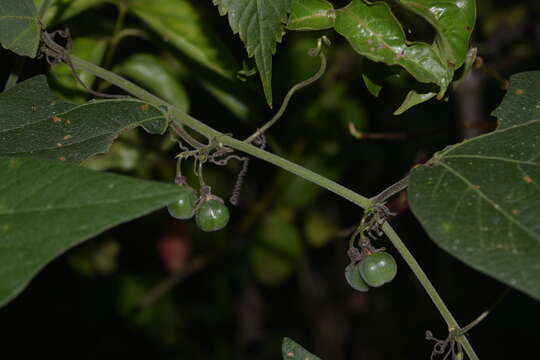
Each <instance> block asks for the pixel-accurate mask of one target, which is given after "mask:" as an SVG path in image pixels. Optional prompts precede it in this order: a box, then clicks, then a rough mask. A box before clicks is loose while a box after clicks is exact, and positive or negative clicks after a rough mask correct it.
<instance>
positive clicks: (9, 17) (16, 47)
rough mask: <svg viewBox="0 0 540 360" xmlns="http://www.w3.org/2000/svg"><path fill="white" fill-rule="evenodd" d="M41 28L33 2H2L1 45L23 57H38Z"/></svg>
mask: <svg viewBox="0 0 540 360" xmlns="http://www.w3.org/2000/svg"><path fill="white" fill-rule="evenodd" d="M39 31H40V26H39V22H38V17H37V9H36V7H35V6H34V3H33V2H32V0H2V1H1V2H0V44H1V45H2V46H3V47H4V48H5V49H8V50H11V51H13V52H15V53H16V54H18V55H21V56H29V57H32V58H33V57H36V54H37V50H38V45H39Z"/></svg>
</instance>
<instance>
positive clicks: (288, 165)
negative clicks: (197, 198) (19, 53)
mask: <svg viewBox="0 0 540 360" xmlns="http://www.w3.org/2000/svg"><path fill="white" fill-rule="evenodd" d="M71 60H72V63H73V65H74V66H75V67H77V68H80V69H83V70H86V71H89V72H91V73H92V74H94V75H95V76H98V77H100V78H102V79H103V80H106V81H109V82H110V83H112V84H114V85H115V86H117V87H119V88H121V89H124V90H125V91H127V92H128V93H130V94H131V95H133V96H135V97H137V98H139V99H141V100H143V101H146V102H148V103H150V104H152V105H155V106H165V107H166V108H167V109H168V111H169V114H170V115H171V120H172V121H173V122H174V123H175V124H177V125H178V126H187V127H189V128H191V129H192V130H194V131H196V132H198V133H200V134H202V135H204V136H205V137H207V138H209V139H212V138H219V142H220V143H221V144H223V145H226V146H229V147H231V148H233V149H236V150H238V151H241V152H244V153H246V154H249V155H251V156H253V157H256V158H259V159H261V160H264V161H267V162H269V163H271V164H274V165H275V166H278V167H280V168H282V169H284V170H286V171H289V172H291V173H293V174H295V175H297V176H300V177H302V178H304V179H306V180H307V181H310V182H312V183H314V184H317V185H319V186H321V187H322V188H324V189H326V190H328V191H331V192H333V193H335V194H337V195H339V196H341V197H342V198H344V199H346V200H348V201H351V202H352V203H354V204H356V205H358V206H360V207H362V208H363V209H366V208H368V207H370V206H372V205H373V201H372V200H370V199H368V198H366V197H364V196H362V195H360V194H357V193H355V192H354V191H352V190H350V189H348V188H346V187H344V186H342V185H340V184H338V183H336V182H334V181H332V180H330V179H327V178H325V177H323V176H321V175H319V174H317V173H315V172H313V171H311V170H308V169H306V168H304V167H302V166H300V165H298V164H295V163H292V162H290V161H288V160H286V159H284V158H281V157H279V156H276V155H274V154H271V153H269V152H267V151H265V150H262V149H259V148H257V147H255V146H253V145H251V144H249V143H248V142H244V141H241V140H238V139H235V138H233V137H230V136H227V135H224V134H222V133H220V132H219V131H217V130H214V129H213V128H211V127H209V126H207V125H205V124H204V123H202V122H200V121H199V120H197V119H195V118H193V117H192V116H190V115H188V114H187V113H185V112H184V111H182V110H180V109H179V108H177V107H174V106H173V105H170V104H168V103H167V102H165V101H164V100H162V99H160V98H158V97H157V96H155V95H153V94H151V93H149V92H148V91H146V90H144V89H142V88H140V87H138V86H137V85H135V84H133V83H131V82H129V81H127V80H126V79H124V78H122V77H120V76H118V75H116V74H114V73H112V72H109V71H107V70H105V69H103V68H100V67H98V66H96V65H94V64H91V63H88V62H86V61H84V60H81V59H79V58H77V57H74V56H73V57H72V58H71ZM382 230H383V231H384V233H385V234H386V235H387V236H388V238H389V239H390V241H391V242H392V244H393V245H394V247H395V248H396V250H397V251H398V252H399V253H400V255H401V256H402V257H403V259H404V260H405V262H406V263H407V264H408V265H409V267H410V268H411V270H412V272H413V273H414V274H415V276H416V278H417V279H418V281H419V282H420V283H421V285H422V286H423V287H424V289H425V290H426V292H427V293H428V295H429V297H430V298H431V300H432V301H433V303H434V304H435V307H436V308H437V310H439V312H440V314H441V316H442V317H443V318H444V320H445V322H446V324H447V325H448V328H449V329H459V328H460V327H459V325H458V323H457V321H456V320H455V319H454V317H453V316H452V314H451V313H450V311H449V310H448V308H447V307H446V305H445V303H444V301H443V300H442V298H441V297H440V295H439V294H438V293H437V291H436V290H435V288H434V286H433V285H432V284H431V282H430V281H429V279H428V278H427V276H426V274H425V273H424V271H423V270H422V268H421V267H420V265H419V264H418V263H417V262H416V260H415V258H414V257H413V256H412V254H411V253H410V252H409V250H408V249H407V247H406V246H405V244H404V243H403V241H402V240H401V239H400V237H399V236H398V234H397V233H396V232H395V231H394V229H393V228H392V227H391V226H390V224H389V223H388V222H385V223H384V224H383V226H382ZM457 341H459V342H460V343H461V344H462V345H463V348H464V350H465V352H466V353H467V355H468V356H469V358H470V359H472V360H478V356H477V355H476V353H475V352H474V349H473V348H472V346H471V344H470V343H469V341H468V340H467V338H466V337H465V335H461V336H459V337H458V338H457Z"/></svg>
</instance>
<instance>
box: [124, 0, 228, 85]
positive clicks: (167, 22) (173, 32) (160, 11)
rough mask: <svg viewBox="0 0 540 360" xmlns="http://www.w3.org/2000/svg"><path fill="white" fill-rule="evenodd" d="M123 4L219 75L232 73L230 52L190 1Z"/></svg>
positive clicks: (144, 0)
mask: <svg viewBox="0 0 540 360" xmlns="http://www.w3.org/2000/svg"><path fill="white" fill-rule="evenodd" d="M116 1H119V0H116ZM126 4H127V5H128V10H129V11H131V12H133V13H134V14H136V15H137V16H138V17H139V18H141V20H143V21H144V22H145V23H146V24H147V25H148V26H150V27H151V28H152V29H153V30H154V31H156V32H157V33H158V34H159V35H161V36H162V37H163V40H164V41H167V42H169V43H170V44H171V45H173V46H175V47H176V48H178V49H179V50H181V51H182V52H184V53H185V54H186V55H188V56H190V57H191V58H193V59H194V60H196V61H198V62H200V63H201V64H203V65H205V66H207V67H208V68H210V69H212V70H214V71H216V72H218V73H220V74H221V75H223V76H226V77H230V78H232V77H233V74H234V69H235V68H236V65H235V62H234V59H233V57H232V55H231V54H230V52H229V51H228V50H227V48H226V47H225V46H224V45H223V44H222V43H221V42H220V41H219V40H218V38H217V37H216V36H215V35H214V33H213V32H212V31H211V28H210V26H209V25H208V22H207V21H205V19H204V18H203V17H202V16H201V15H199V13H198V12H197V10H196V9H195V8H194V7H193V5H192V4H191V2H190V1H188V0H159V1H155V0H130V1H129V2H126Z"/></svg>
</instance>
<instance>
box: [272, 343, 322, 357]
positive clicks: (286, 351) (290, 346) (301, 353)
mask: <svg viewBox="0 0 540 360" xmlns="http://www.w3.org/2000/svg"><path fill="white" fill-rule="evenodd" d="M281 355H282V357H283V360H321V359H320V358H318V357H317V356H315V355H313V354H312V353H310V352H309V351H307V350H306V349H304V348H303V347H302V345H300V344H298V343H297V342H295V341H294V340H292V339H289V338H283V342H282V343H281Z"/></svg>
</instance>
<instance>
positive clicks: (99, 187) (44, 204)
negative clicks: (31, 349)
mask: <svg viewBox="0 0 540 360" xmlns="http://www.w3.org/2000/svg"><path fill="white" fill-rule="evenodd" d="M0 184H1V185H0V264H2V266H1V267H0V306H1V305H4V304H6V303H7V302H8V301H9V300H11V299H13V298H14V297H15V296H16V295H17V294H19V293H20V292H21V291H22V290H23V289H24V288H25V287H26V286H27V285H28V283H29V282H30V280H31V279H32V278H33V277H34V276H35V275H36V274H37V273H38V272H39V271H40V270H41V269H42V268H43V267H44V266H45V265H46V264H48V263H49V262H50V261H52V260H53V259H54V258H56V257H57V256H59V255H61V254H62V253H64V252H65V251H66V250H68V249H70V248H71V247H73V246H75V245H77V244H79V243H81V242H82V241H84V240H86V239H89V238H91V237H94V236H96V235H98V234H99V233H101V232H103V231H105V230H107V229H109V228H111V227H113V226H116V225H118V224H121V223H123V222H126V221H129V220H131V219H134V218H137V217H140V216H142V215H145V214H147V213H149V212H151V211H154V210H156V209H159V208H161V207H163V206H165V205H167V204H169V203H170V202H171V201H174V200H175V198H177V197H178V196H179V194H180V193H181V188H180V187H178V186H175V185H169V184H162V183H158V182H152V181H145V180H138V179H134V178H129V177H126V176H120V175H113V174H107V173H102V172H97V171H93V170H88V169H84V168H82V167H79V166H76V165H72V164H65V163H61V162H58V161H50V160H41V159H22V158H0Z"/></svg>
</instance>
